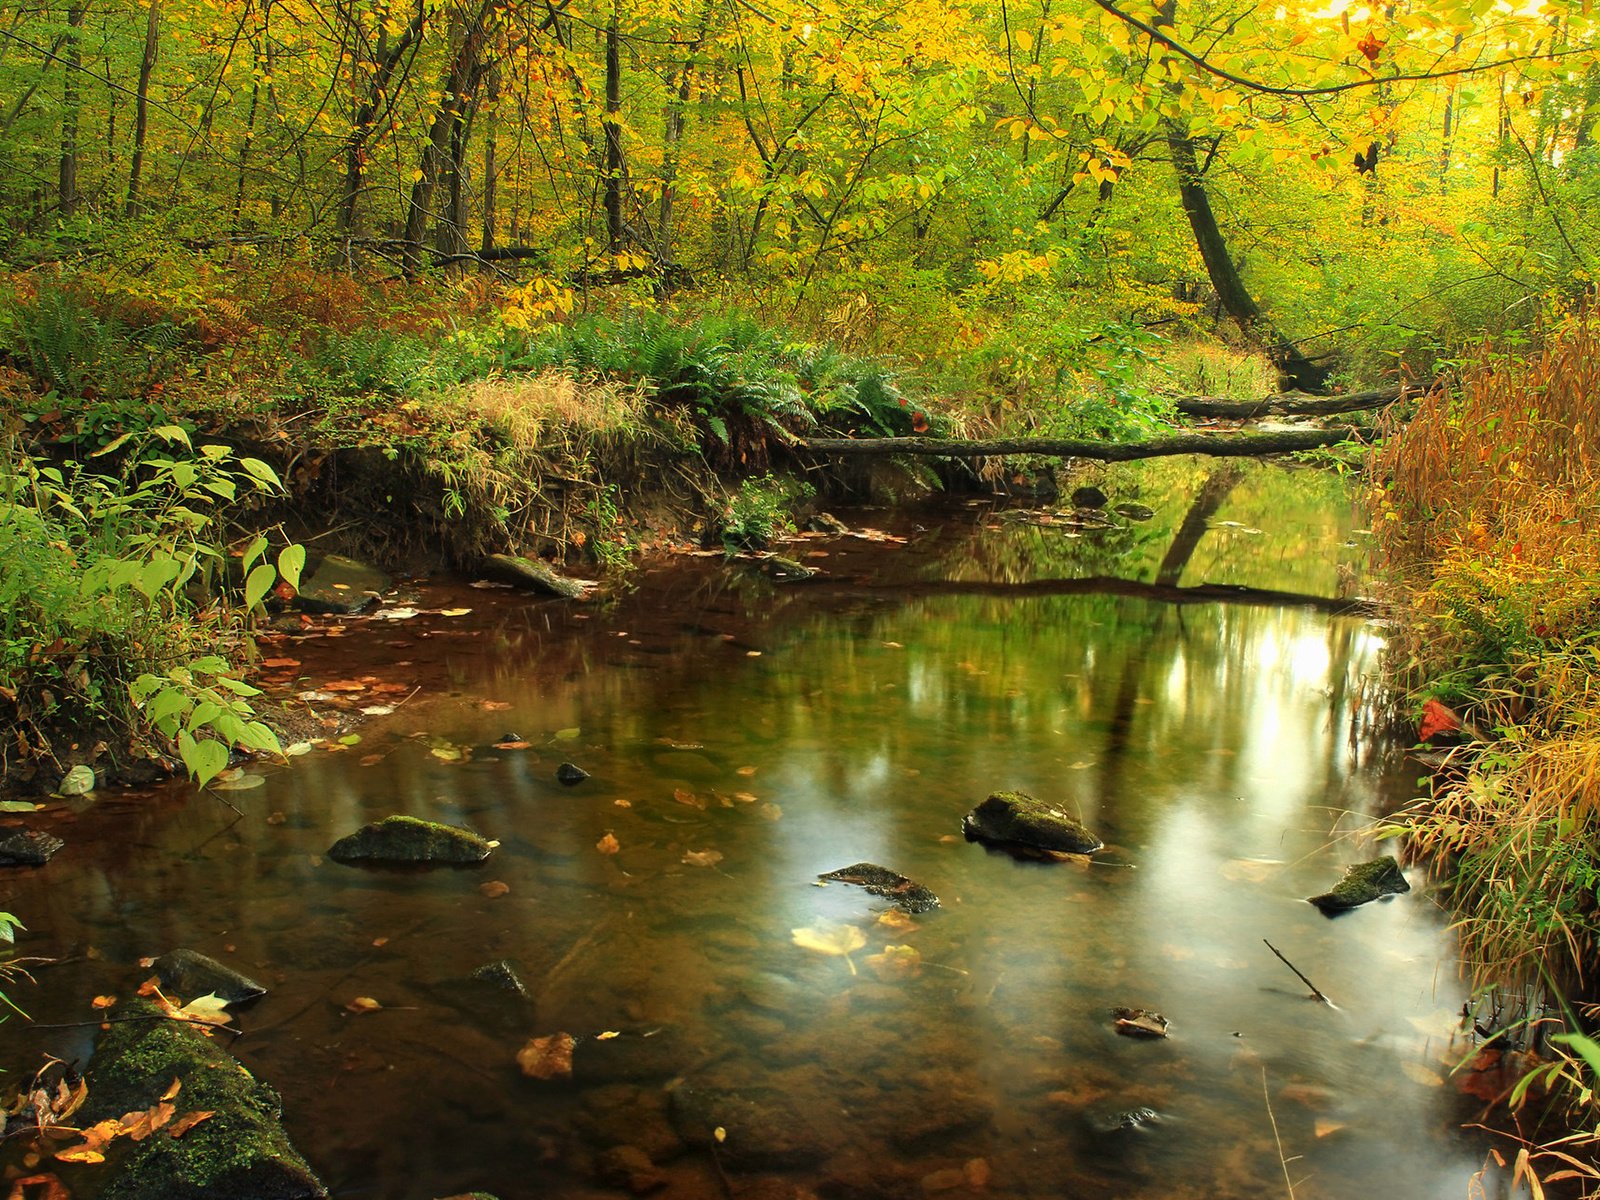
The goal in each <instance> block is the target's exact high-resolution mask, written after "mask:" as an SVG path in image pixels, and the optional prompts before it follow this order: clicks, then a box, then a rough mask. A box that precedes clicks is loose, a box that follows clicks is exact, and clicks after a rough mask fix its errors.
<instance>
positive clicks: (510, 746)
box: [494, 741, 533, 750]
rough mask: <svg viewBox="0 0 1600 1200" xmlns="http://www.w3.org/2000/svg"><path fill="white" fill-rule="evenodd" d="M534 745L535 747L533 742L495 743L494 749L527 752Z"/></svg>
mask: <svg viewBox="0 0 1600 1200" xmlns="http://www.w3.org/2000/svg"><path fill="white" fill-rule="evenodd" d="M532 745H533V743H532V742H522V741H516V742H495V743H494V748H495V749H496V750H526V749H528V748H529V747H530V746H532Z"/></svg>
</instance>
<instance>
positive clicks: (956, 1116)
mask: <svg viewBox="0 0 1600 1200" xmlns="http://www.w3.org/2000/svg"><path fill="white" fill-rule="evenodd" d="M951 1084H952V1086H950V1087H948V1088H938V1089H928V1088H918V1089H917V1091H916V1093H915V1095H914V1096H911V1097H908V1098H907V1102H906V1103H904V1104H902V1105H900V1106H898V1107H897V1109H896V1112H895V1116H894V1120H893V1122H892V1123H890V1124H889V1127H888V1128H887V1129H886V1130H885V1131H884V1133H885V1134H886V1135H887V1137H888V1139H889V1140H890V1141H891V1142H893V1143H894V1144H895V1145H896V1146H898V1147H900V1148H901V1149H902V1150H905V1151H909V1152H916V1151H919V1150H927V1149H931V1148H933V1147H934V1146H936V1145H940V1144H942V1143H943V1142H944V1141H945V1140H946V1139H948V1138H952V1137H955V1136H956V1135H958V1134H963V1133H971V1132H972V1131H973V1130H976V1129H981V1128H983V1127H984V1126H985V1125H987V1124H988V1123H989V1121H990V1120H991V1119H992V1117H993V1115H994V1113H993V1110H992V1108H991V1107H990V1105H989V1103H988V1101H987V1100H985V1099H984V1098H983V1097H982V1096H979V1095H977V1094H975V1093H973V1092H970V1091H967V1090H965V1089H964V1088H963V1087H962V1086H961V1084H960V1082H959V1080H958V1079H957V1078H952V1080H951Z"/></svg>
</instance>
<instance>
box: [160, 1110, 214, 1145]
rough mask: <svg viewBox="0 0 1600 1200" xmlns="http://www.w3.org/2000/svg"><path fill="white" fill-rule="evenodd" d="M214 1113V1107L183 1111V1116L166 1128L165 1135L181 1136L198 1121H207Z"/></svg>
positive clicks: (198, 1122)
mask: <svg viewBox="0 0 1600 1200" xmlns="http://www.w3.org/2000/svg"><path fill="white" fill-rule="evenodd" d="M216 1115H217V1113H216V1110H215V1109H202V1110H201V1111H200V1112H192V1113H184V1114H183V1116H181V1117H179V1118H178V1119H177V1120H176V1121H174V1122H173V1123H172V1127H171V1128H170V1129H168V1130H167V1136H169V1137H175V1138H181V1137H182V1136H183V1135H184V1134H186V1133H188V1132H189V1130H191V1129H193V1128H194V1127H195V1126H196V1125H198V1124H200V1122H202V1121H209V1120H210V1119H211V1118H212V1117H214V1116H216Z"/></svg>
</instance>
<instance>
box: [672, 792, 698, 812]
mask: <svg viewBox="0 0 1600 1200" xmlns="http://www.w3.org/2000/svg"><path fill="white" fill-rule="evenodd" d="M672 798H673V799H674V800H676V801H677V802H678V803H679V804H686V805H688V806H689V807H690V808H698V809H701V810H702V811H704V809H705V806H706V802H705V801H704V800H702V799H700V797H699V796H696V795H695V794H694V793H693V792H689V791H685V790H684V789H683V788H674V789H673V790H672Z"/></svg>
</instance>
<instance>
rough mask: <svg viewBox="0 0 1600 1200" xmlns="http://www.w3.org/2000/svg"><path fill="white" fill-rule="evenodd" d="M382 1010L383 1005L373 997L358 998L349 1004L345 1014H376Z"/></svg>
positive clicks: (346, 1006)
mask: <svg viewBox="0 0 1600 1200" xmlns="http://www.w3.org/2000/svg"><path fill="white" fill-rule="evenodd" d="M382 1008H383V1005H381V1004H379V1003H378V1002H377V1001H376V1000H374V999H373V998H372V997H371V996H357V997H356V998H355V999H354V1000H352V1001H350V1003H349V1004H346V1005H345V1006H344V1010H345V1012H348V1013H356V1014H358V1015H359V1014H362V1013H375V1012H378V1011H379V1010H380V1009H382Z"/></svg>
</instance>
